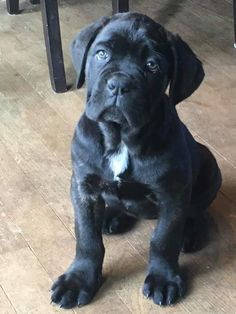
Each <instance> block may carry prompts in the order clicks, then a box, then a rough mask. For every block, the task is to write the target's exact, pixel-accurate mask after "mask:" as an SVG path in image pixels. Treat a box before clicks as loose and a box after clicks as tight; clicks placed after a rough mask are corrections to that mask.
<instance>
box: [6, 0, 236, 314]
mask: <svg viewBox="0 0 236 314" xmlns="http://www.w3.org/2000/svg"><path fill="white" fill-rule="evenodd" d="M21 9H23V12H22V13H21V14H20V15H18V16H8V15H7V14H6V12H5V2H3V1H1V2H0V38H1V40H0V73H1V79H0V270H1V271H0V313H3V314H8V313H9V314H11V313H21V314H28V313H39V314H45V313H47V314H48V313H59V312H60V313H65V311H63V310H61V309H59V308H57V307H55V306H52V305H50V304H49V300H50V293H49V289H50V286H51V283H52V281H53V280H54V279H55V278H56V277H57V276H58V275H60V274H61V272H63V271H64V270H66V268H67V267H68V266H69V264H70V262H71V260H72V259H73V256H74V247H75V239H74V230H73V210H72V206H71V202H70V198H69V188H70V175H71V162H70V142H71V138H72V135H73V129H74V126H75V123H76V121H77V120H78V118H79V116H80V115H81V113H82V111H83V108H84V101H85V95H86V90H85V88H82V89H81V90H79V91H78V90H75V89H73V88H72V89H71V90H70V91H69V92H67V93H65V94H62V95H57V94H54V93H53V92H52V89H51V86H50V82H49V76H48V68H47V61H46V54H45V46H44V41H43V32H42V21H41V16H40V12H39V6H31V5H30V4H29V2H28V1H23V2H22V3H21ZM130 9H131V10H132V11H138V12H141V13H145V14H148V15H150V16H151V17H153V18H154V19H155V20H156V21H158V22H160V23H162V24H163V25H164V26H165V27H167V28H168V29H169V30H170V31H173V32H177V33H179V34H180V35H181V37H182V38H183V39H184V40H186V41H187V42H188V43H189V45H190V46H191V47H192V48H193V49H194V51H195V52H196V53H197V55H198V56H199V58H200V59H201V60H202V61H203V64H204V68H205V72H206V77H205V80H204V83H203V84H202V85H201V87H200V88H199V89H198V91H196V93H194V95H192V96H191V97H190V98H189V99H187V100H186V101H185V102H183V104H181V105H179V106H178V111H179V114H180V116H181V118H182V119H183V121H184V122H185V123H186V124H187V126H188V127H189V128H190V129H191V131H192V133H193V134H194V136H195V137H196V139H197V140H198V141H200V142H202V143H203V144H205V145H207V146H208V147H209V148H210V149H211V150H212V152H213V153H214V155H215V156H216V158H217V161H218V163H219V165H220V167H221V169H222V175H223V185H222V188H221V192H220V193H219V195H218V197H217V199H216V200H215V201H214V203H213V204H212V206H211V208H210V210H209V213H210V215H209V230H210V231H209V243H208V245H207V246H206V247H205V248H204V249H203V250H201V251H199V252H197V253H195V254H190V255H183V254H181V256H180V263H181V267H182V270H183V273H184V275H185V276H186V278H187V285H188V295H187V297H186V298H185V299H184V300H183V301H182V302H180V303H179V304H177V305H176V306H174V307H169V308H161V307H158V306H156V305H154V304H153V303H152V302H150V301H149V300H146V299H145V298H144V297H143V296H142V293H141V289H142V284H143V280H144V278H145V274H146V268H147V263H148V251H149V240H150V236H151V233H152V230H153V228H154V227H155V224H156V221H155V220H154V221H141V222H140V223H138V224H137V226H136V227H135V229H134V230H133V231H131V232H129V233H128V234H126V235H121V236H114V237H108V236H104V243H105V247H106V255H105V261H104V268H103V273H104V276H105V282H104V284H103V286H102V287H101V289H100V291H99V292H98V294H97V296H96V297H95V299H94V301H93V302H92V303H91V305H88V306H86V307H84V308H83V309H74V310H71V311H66V312H67V313H89V314H90V313H91V314H92V313H97V314H106V313H107V314H110V313H114V314H119V313H121V314H124V313H125V314H126V313H128V314H129V313H135V314H136V313H137V314H139V313H140V314H148V313H204V312H206V313H214V314H215V313H229V314H231V313H232V314H234V313H235V308H236V284H235V282H236V273H235V269H236V197H235V195H236V169H235V167H236V150H235V138H236V125H235V108H236V107H235V99H236V87H235V86H236V59H235V57H236V54H235V53H236V50H235V49H233V19H232V3H231V2H230V1H226V0H225V1H219V0H216V1H213V0H207V1H201V0H196V1H195V0H194V1H193V0H181V1H178V2H176V1H172V0H165V1H164V0H160V1H157V2H156V1H154V0H145V1H141V0H139V1H132V0H131V1H130ZM110 14H111V1H110V0H109V1H108V0H102V1H99V3H95V1H92V0H89V1H79V2H78V1H76V0H71V1H64V0H62V1H60V20H61V31H62V42H63V49H64V57H65V66H66V71H67V76H68V78H69V81H70V82H73V81H74V78H75V74H74V71H73V70H72V65H71V61H70V56H69V55H70V48H69V45H70V42H71V41H72V39H73V36H74V35H75V34H76V33H77V32H78V31H79V29H81V28H82V27H83V26H85V25H87V24H89V23H91V22H92V21H93V20H96V19H97V18H99V17H100V16H102V15H110Z"/></svg>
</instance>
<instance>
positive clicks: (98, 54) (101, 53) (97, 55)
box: [96, 49, 108, 60]
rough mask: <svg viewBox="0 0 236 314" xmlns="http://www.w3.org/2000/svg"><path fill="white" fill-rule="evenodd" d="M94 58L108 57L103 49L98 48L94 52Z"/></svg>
mask: <svg viewBox="0 0 236 314" xmlns="http://www.w3.org/2000/svg"><path fill="white" fill-rule="evenodd" d="M96 58H97V59H98V60H106V59H107V58H108V53H107V52H106V51H105V50H102V49H101V50H98V51H97V52H96Z"/></svg>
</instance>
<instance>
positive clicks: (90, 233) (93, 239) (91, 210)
mask: <svg viewBox="0 0 236 314" xmlns="http://www.w3.org/2000/svg"><path fill="white" fill-rule="evenodd" d="M71 199H72V203H73V206H74V210H75V234H76V256H75V259H74V261H73V262H72V264H71V266H70V267H69V269H68V270H67V271H66V272H65V273H64V274H63V275H61V276H60V277H59V278H58V279H57V280H56V281H55V282H54V284H53V286H52V297H51V299H52V302H54V303H57V304H58V305H60V307H63V308H67V309H68V308H72V307H74V306H76V305H84V304H87V303H89V302H90V301H91V300H92V298H93V296H94V295H95V293H96V292H97V290H98V289H99V287H100V285H101V281H102V263H103V257H104V246H103V242H102V233H101V229H102V220H103V212H104V201H103V199H102V198H101V196H97V198H96V199H94V198H93V199H92V198H91V197H89V196H88V195H84V194H83V192H82V191H81V189H80V185H79V184H78V183H77V182H76V178H75V177H74V176H73V177H72V182H71Z"/></svg>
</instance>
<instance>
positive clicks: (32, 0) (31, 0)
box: [30, 0, 40, 4]
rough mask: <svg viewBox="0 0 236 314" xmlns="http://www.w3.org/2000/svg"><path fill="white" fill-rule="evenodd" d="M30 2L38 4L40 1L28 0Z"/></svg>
mask: <svg viewBox="0 0 236 314" xmlns="http://www.w3.org/2000/svg"><path fill="white" fill-rule="evenodd" d="M30 3H31V4H39V3H40V0H30Z"/></svg>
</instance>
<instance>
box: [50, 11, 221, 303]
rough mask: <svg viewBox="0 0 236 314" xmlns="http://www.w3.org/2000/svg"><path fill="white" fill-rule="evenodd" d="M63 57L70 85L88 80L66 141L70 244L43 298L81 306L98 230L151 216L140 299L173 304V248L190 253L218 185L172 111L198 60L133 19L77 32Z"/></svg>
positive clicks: (192, 83) (211, 166)
mask: <svg viewBox="0 0 236 314" xmlns="http://www.w3.org/2000/svg"><path fill="white" fill-rule="evenodd" d="M72 56H73V63H74V66H75V68H76V71H77V74H78V81H77V87H80V86H82V84H83V83H84V80H85V77H86V83H87V103H86V109H85V112H84V114H83V115H82V117H81V118H80V120H79V123H78V125H77V127H76V130H75V134H74V138H73V142H72V162H73V175H72V181H71V199H72V203H73V206H74V209H75V233H76V239H77V245H76V256H75V259H74V261H73V263H72V264H71V266H70V267H69V269H68V270H67V271H66V273H65V274H63V275H62V276H60V277H59V278H58V280H57V281H56V282H55V283H54V284H53V286H52V301H53V302H55V303H58V304H59V305H60V306H61V307H63V308H71V307H73V306H75V305H84V304H87V303H89V302H90V301H91V299H92V298H93V296H94V295H95V293H96V292H97V290H98V289H99V287H100V285H101V281H102V263H103V257H104V246H103V242H102V230H103V231H104V232H106V233H118V232H122V231H125V230H127V229H128V228H129V227H131V226H132V225H133V224H134V222H135V220H136V219H137V218H138V217H141V216H144V217H146V218H148V217H150V218H154V217H157V216H158V217H159V219H158V226H157V227H156V229H155V231H154V233H153V235H152V238H151V244H150V260H149V267H148V274H147V277H146V279H145V282H144V288H143V293H144V295H145V296H147V297H149V298H152V299H153V301H154V302H155V303H157V304H160V305H168V304H172V303H174V302H175V301H176V300H177V299H178V298H180V297H182V296H183V294H184V285H183V282H182V279H181V276H180V273H179V265H178V256H179V253H180V250H181V248H182V249H183V250H184V251H192V250H194V249H196V248H197V246H198V241H199V236H200V235H201V232H202V226H203V224H204V214H205V212H206V209H207V207H208V206H209V205H210V204H211V202H212V201H213V199H214V198H215V196H216V194H217V191H218V190H219V188H220V185H221V174H220V170H219V168H218V166H217V163H216V160H215V158H214V157H213V155H212V154H211V152H210V151H209V150H208V149H207V148H206V147H205V146H203V145H201V144H199V143H197V142H196V141H195V140H194V139H193V137H192V135H191V134H190V133H189V131H188V129H187V128H186V126H185V125H184V124H183V123H182V122H181V121H180V119H179V117H178V115H177V112H176V109H175V105H176V104H177V103H179V102H180V101H182V100H183V99H185V98H187V97H188V96H190V95H191V94H192V93H193V92H194V91H195V90H196V89H197V88H198V86H199V85H200V83H201V82H202V80H203V77H204V71H203V68H202V64H201V62H200V61H199V60H198V59H197V57H196V56H195V55H194V53H193V52H192V50H191V49H190V48H189V46H188V45H187V44H186V43H185V42H184V41H183V40H182V39H181V38H180V37H179V36H177V35H173V34H171V33H170V32H168V31H166V30H165V29H164V28H163V27H162V26H160V25H159V24H157V23H156V22H154V21H153V20H152V19H150V18H149V17H147V16H144V15H141V14H135V13H125V14H117V15H115V16H112V17H105V18H102V19H100V20H99V21H97V22H96V23H94V24H92V25H90V26H88V27H87V28H85V29H83V30H82V31H81V32H80V33H79V35H78V36H77V37H76V39H75V40H74V42H73V45H72ZM168 87H169V96H167V95H166V93H165V92H166V90H167V89H168Z"/></svg>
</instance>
